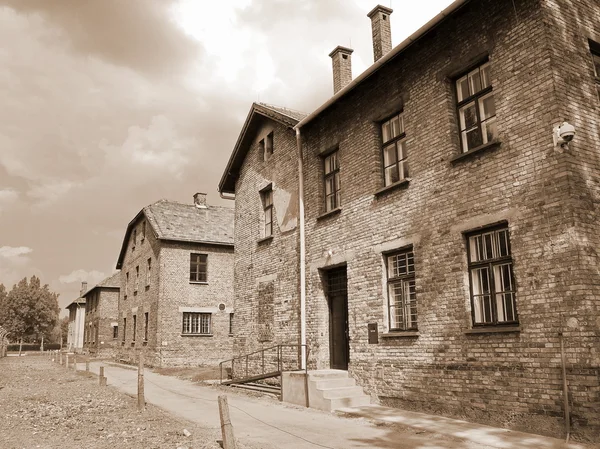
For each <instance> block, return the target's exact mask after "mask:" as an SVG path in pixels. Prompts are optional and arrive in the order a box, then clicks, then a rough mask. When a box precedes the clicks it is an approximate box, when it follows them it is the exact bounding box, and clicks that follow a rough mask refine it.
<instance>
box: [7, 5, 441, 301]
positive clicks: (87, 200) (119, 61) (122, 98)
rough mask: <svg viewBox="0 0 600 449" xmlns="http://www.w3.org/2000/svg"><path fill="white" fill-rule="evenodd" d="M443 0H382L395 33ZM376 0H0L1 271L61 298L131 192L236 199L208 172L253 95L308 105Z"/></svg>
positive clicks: (104, 262) (129, 213) (140, 199)
mask: <svg viewBox="0 0 600 449" xmlns="http://www.w3.org/2000/svg"><path fill="white" fill-rule="evenodd" d="M450 3H452V1H451V0H427V1H421V2H416V1H414V0H393V2H391V7H392V8H394V9H395V12H394V13H393V14H392V16H391V24H392V43H393V45H394V46H395V45H397V44H398V43H400V42H401V41H402V40H403V39H405V38H406V37H407V36H409V35H410V34H411V33H413V32H414V31H416V30H417V29H418V28H419V27H420V26H422V25H423V24H425V23H426V22H427V21H428V20H430V19H431V18H432V17H433V16H434V15H436V14H437V13H438V12H440V11H441V10H442V9H444V8H445V7H446V6H448V5H449V4H450ZM376 4H377V3H376V1H366V0H223V1H219V2H215V1H208V0H206V1H205V0H127V1H122V0H0V42H2V45H1V46H0V98H2V102H3V104H2V107H1V108H0V283H3V284H5V285H6V286H7V288H10V287H12V285H13V284H14V283H15V282H17V281H18V280H19V279H21V278H23V277H24V276H27V277H29V276H31V275H32V274H35V275H38V276H40V277H41V280H42V283H48V284H50V287H51V288H52V289H53V290H54V291H56V292H57V293H60V299H59V302H60V306H61V308H63V307H64V306H66V305H67V304H69V303H70V302H71V301H73V300H74V299H76V298H77V296H78V291H79V288H80V286H81V281H87V282H88V283H89V285H90V286H91V285H94V284H95V283H97V282H99V281H100V280H102V279H103V278H104V277H106V276H108V275H110V274H111V273H113V272H114V270H115V265H116V261H117V257H118V254H119V250H120V245H121V242H122V239H123V235H124V233H125V228H126V226H127V223H128V222H129V221H130V220H131V219H132V218H133V217H134V216H135V215H136V213H137V212H139V210H140V209H141V208H142V207H143V206H145V205H147V204H150V203H152V202H154V201H157V200H159V199H161V198H166V199H171V200H176V201H180V202H191V201H192V195H193V194H194V193H195V192H198V191H200V192H206V193H208V202H209V204H220V205H229V206H233V204H231V203H230V202H226V201H224V200H221V199H219V195H218V192H217V184H218V181H219V179H220V177H221V174H222V172H223V169H224V167H225V164H226V162H227V159H228V158H229V155H230V153H231V151H232V149H233V145H234V143H235V141H236V139H237V137H238V133H239V131H240V129H241V126H242V123H243V121H244V119H245V117H246V115H247V113H248V111H249V108H250V105H251V103H252V102H253V101H262V102H267V103H272V104H275V105H280V106H286V107H290V108H292V109H298V110H302V111H306V112H310V111H312V110H314V109H315V108H316V107H318V106H319V105H320V104H321V103H323V102H324V101H325V100H327V98H328V97H330V96H331V95H332V89H333V88H332V75H331V60H330V58H329V57H328V54H329V52H330V51H331V50H333V48H335V47H336V46H337V45H345V46H349V47H352V48H353V49H354V50H355V52H354V53H353V55H352V65H353V67H352V70H353V75H354V77H356V76H357V75H359V74H360V73H361V72H362V71H364V70H365V69H366V68H367V67H368V66H369V65H370V64H371V63H372V62H373V52H372V44H371V29H370V20H369V19H368V18H367V16H366V14H367V13H368V12H369V11H370V10H371V9H372V8H373V7H374V6H375V5H376ZM382 4H384V5H385V6H390V1H389V0H384V1H383V3H382ZM63 313H64V312H63Z"/></svg>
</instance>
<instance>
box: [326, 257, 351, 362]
mask: <svg viewBox="0 0 600 449" xmlns="http://www.w3.org/2000/svg"><path fill="white" fill-rule="evenodd" d="M325 279H326V294H327V303H328V307H329V359H330V366H331V368H332V369H340V370H347V369H348V361H349V359H350V342H349V336H348V287H347V284H348V279H347V275H346V266H343V267H340V268H334V269H332V270H328V271H327V272H326V277H325Z"/></svg>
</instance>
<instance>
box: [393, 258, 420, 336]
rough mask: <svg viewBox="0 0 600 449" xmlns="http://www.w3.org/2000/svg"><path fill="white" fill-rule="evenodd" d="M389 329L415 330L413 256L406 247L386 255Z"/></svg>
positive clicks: (415, 302)
mask: <svg viewBox="0 0 600 449" xmlns="http://www.w3.org/2000/svg"><path fill="white" fill-rule="evenodd" d="M387 277H388V280H387V284H388V315H389V329H390V331H406V330H417V294H416V291H415V256H414V254H413V250H412V248H411V249H407V250H404V251H400V252H397V253H393V254H389V255H388V256H387Z"/></svg>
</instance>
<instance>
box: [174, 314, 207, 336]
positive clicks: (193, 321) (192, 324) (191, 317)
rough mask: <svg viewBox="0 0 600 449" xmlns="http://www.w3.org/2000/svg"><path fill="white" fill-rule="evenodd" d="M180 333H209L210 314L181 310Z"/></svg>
mask: <svg viewBox="0 0 600 449" xmlns="http://www.w3.org/2000/svg"><path fill="white" fill-rule="evenodd" d="M181 333H182V334H184V335H210V334H211V314H210V313H198V312H183V327H182V330H181Z"/></svg>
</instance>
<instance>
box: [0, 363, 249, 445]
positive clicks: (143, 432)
mask: <svg viewBox="0 0 600 449" xmlns="http://www.w3.org/2000/svg"><path fill="white" fill-rule="evenodd" d="M136 403H137V401H136V399H135V398H132V397H129V396H126V395H124V394H122V393H120V392H118V391H117V390H115V389H113V388H112V387H110V386H109V387H100V386H99V385H98V378H97V377H96V376H95V375H92V374H89V373H86V372H83V371H78V372H77V373H75V372H73V370H72V369H70V370H67V369H65V367H64V366H60V365H58V364H57V363H52V362H50V361H49V360H48V359H47V358H46V357H43V356H35V355H27V356H25V357H20V358H19V357H6V358H3V359H0V447H1V448H3V449H9V448H15V449H16V448H28V449H29V448H115V447H118V448H144V449H145V448H161V449H162V448H174V449H176V448H188V449H192V448H198V449H218V448H220V445H219V444H218V443H217V440H220V439H221V431H220V429H218V428H204V427H201V426H199V425H197V424H194V423H191V422H189V421H185V420H183V419H179V418H177V417H174V416H172V415H170V414H168V413H166V412H164V411H163V410H161V409H159V408H157V407H155V406H152V405H147V407H146V411H144V412H143V413H139V412H138V411H137V410H136ZM184 430H185V431H186V432H185V433H184ZM188 432H189V433H191V435H190V436H186V434H187V433H188ZM239 446H240V448H243V449H259V448H257V447H255V446H252V445H244V444H240V445H239Z"/></svg>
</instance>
